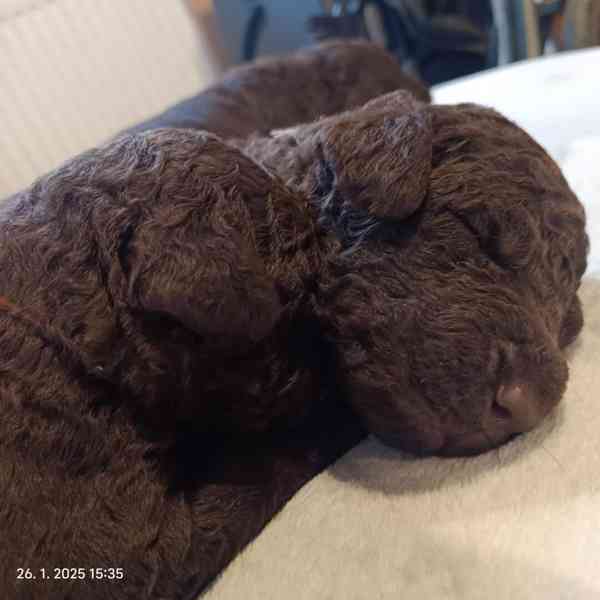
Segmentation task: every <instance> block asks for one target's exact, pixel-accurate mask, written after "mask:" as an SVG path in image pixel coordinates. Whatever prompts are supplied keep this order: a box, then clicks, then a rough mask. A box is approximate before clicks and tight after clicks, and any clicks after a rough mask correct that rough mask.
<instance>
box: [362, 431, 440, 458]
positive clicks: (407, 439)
mask: <svg viewBox="0 0 600 600" xmlns="http://www.w3.org/2000/svg"><path fill="white" fill-rule="evenodd" d="M373 435H374V436H375V437H376V438H377V439H378V440H379V441H380V442H381V443H382V444H385V445H386V446H389V447H391V448H395V449H396V450H402V451H403V452H408V453H410V454H415V455H417V456H430V455H433V454H438V453H439V452H440V451H441V450H442V448H443V447H444V444H445V436H444V434H443V433H442V432H441V431H438V430H434V429H430V430H421V431H417V430H410V431H402V432H400V431H378V432H373Z"/></svg>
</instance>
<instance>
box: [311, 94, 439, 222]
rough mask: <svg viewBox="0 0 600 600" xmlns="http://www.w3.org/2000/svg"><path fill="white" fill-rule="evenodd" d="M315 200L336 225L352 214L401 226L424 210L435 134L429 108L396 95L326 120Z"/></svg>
mask: <svg viewBox="0 0 600 600" xmlns="http://www.w3.org/2000/svg"><path fill="white" fill-rule="evenodd" d="M317 145H318V146H317V147H318V148H319V152H320V157H319V160H318V162H317V163H316V165H315V168H314V172H313V174H312V177H313V181H312V194H313V197H316V198H317V200H318V201H319V202H320V203H321V209H322V212H323V213H324V214H325V215H327V217H328V219H329V220H330V221H333V224H334V225H339V220H340V218H341V219H346V220H347V219H348V211H350V212H353V213H354V215H355V216H356V215H358V216H361V217H363V218H367V219H369V218H370V219H371V220H373V219H378V220H395V221H398V220H402V219H405V218H406V217H408V216H410V215H412V214H414V213H415V211H417V210H418V208H419V207H420V206H421V204H422V202H423V200H424V198H425V195H426V193H427V189H428V186H429V178H430V173H431V156H432V129H431V122H430V117H429V112H428V110H427V107H426V105H423V104H421V103H419V102H418V101H416V100H415V99H414V98H413V97H412V96H411V95H410V93H408V92H406V91H396V92H392V93H390V94H386V95H384V96H380V97H378V98H376V99H375V100H372V101H371V102H369V103H367V104H366V105H364V106H363V107H362V108H360V109H357V110H354V111H350V112H347V113H344V114H342V115H339V116H337V117H332V118H330V119H324V120H323V122H322V127H321V128H320V131H319V134H318V142H317Z"/></svg>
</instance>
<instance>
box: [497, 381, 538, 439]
mask: <svg viewBox="0 0 600 600" xmlns="http://www.w3.org/2000/svg"><path fill="white" fill-rule="evenodd" d="M494 411H495V413H496V415H497V416H498V417H500V418H502V419H503V420H506V421H508V426H509V427H510V429H511V432H512V433H523V432H525V431H530V430H531V429H533V428H534V427H535V426H536V425H538V423H539V422H540V421H541V420H542V419H543V418H544V417H545V415H546V412H547V411H546V410H545V409H544V406H543V403H542V402H541V401H540V398H538V397H537V394H536V393H535V391H534V390H532V389H531V386H528V385H526V384H523V383H508V384H503V385H501V386H500V387H499V388H498V392H497V394H496V403H495V405H494Z"/></svg>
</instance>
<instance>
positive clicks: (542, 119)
mask: <svg viewBox="0 0 600 600" xmlns="http://www.w3.org/2000/svg"><path fill="white" fill-rule="evenodd" d="M599 72H600V50H595V51H587V52H580V53H575V54H573V55H570V56H561V57H559V58H555V59H544V60H542V61H540V62H538V63H536V64H535V65H533V64H525V65H518V66H516V67H510V68H507V69H502V70H501V71H498V72H495V73H490V74H484V75H480V76H478V77H476V78H469V79H467V80H464V81H462V82H458V83H455V84H451V85H447V86H443V87H441V88H440V89H438V90H437V93H436V100H437V101H439V102H458V101H475V102H480V103H483V104H487V105H493V106H496V107H497V108H498V109H499V110H501V111H502V112H504V113H506V114H507V115H508V116H510V117H512V118H514V119H515V120H517V122H519V123H520V124H521V125H522V126H523V127H525V128H526V129H528V130H529V131H530V132H531V133H532V134H533V135H534V136H535V137H536V138H537V139H538V140H539V141H540V142H541V143H542V144H544V145H545V146H546V147H547V148H548V150H549V151H550V152H551V153H552V154H553V155H554V156H555V157H556V158H557V160H559V162H560V163H561V164H562V166H563V168H564V170H565V173H566V175H567V177H568V178H569V181H570V182H571V184H572V186H573V187H574V189H575V191H576V192H577V193H578V194H579V195H580V197H581V199H582V201H583V202H584V203H585V205H586V208H587V212H588V218H589V220H590V225H589V232H590V234H591V238H592V254H591V256H590V267H589V269H588V273H587V278H586V279H585V281H584V284H583V286H582V290H581V297H582V300H583V306H584V313H585V317H586V325H585V328H584V331H583V333H582V335H581V337H580V338H579V340H578V341H577V342H576V343H575V344H574V345H573V347H572V348H571V349H570V371H571V379H570V383H569V387H568V390H567V393H566V395H565V398H564V402H563V403H562V405H561V407H560V409H559V410H558V411H557V412H556V413H555V414H554V415H553V417H552V418H550V419H548V420H547V421H546V422H545V423H544V425H543V426H542V427H540V428H539V429H537V430H536V431H533V432H532V433H530V434H528V435H526V436H522V437H520V438H518V439H517V440H515V441H514V442H512V443H511V444H509V445H507V446H504V447H502V448H500V449H499V450H496V451H493V452H491V453H488V454H486V455H483V456H480V457H477V458H466V459H451V460H450V459H436V458H431V459H427V460H423V459H413V458H411V457H408V456H406V455H403V454H401V453H398V452H395V451H393V450H390V449H387V448H385V447H383V446H382V445H380V444H378V443H377V442H376V441H374V440H367V441H366V442H364V443H363V444H361V445H360V446H358V447H357V448H355V449H354V450H353V451H351V452H350V453H348V454H347V455H346V456H345V457H344V458H342V459H341V460H340V461H339V462H338V463H337V464H335V465H334V466H333V467H331V468H330V469H329V470H328V471H326V472H325V473H323V474H322V475H320V476H319V477H317V478H316V479H314V480H313V481H311V482H310V483H309V484H308V485H307V486H305V487H304V488H303V489H302V490H301V491H300V492H299V493H298V494H297V495H296V496H295V497H294V498H293V499H292V501H291V502H290V503H289V504H288V505H287V506H286V507H285V509H284V510H283V511H282V512H281V513H280V514H279V515H278V516H277V517H276V518H275V519H274V521H273V522H272V523H271V524H270V525H269V526H268V527H267V528H266V530H265V531H264V532H263V533H262V534H261V535H260V536H259V537H258V539H257V540H256V541H255V542H254V543H253V544H251V545H250V547H249V548H248V549H247V550H246V551H245V552H244V553H243V554H242V555H241V556H240V557H238V559H237V560H236V561H234V563H233V564H232V565H231V566H230V567H229V568H228V569H227V570H226V571H225V573H224V575H223V576H222V577H221V578H220V579H219V580H218V581H217V582H216V584H215V585H214V586H213V587H212V588H211V590H210V591H209V592H208V593H207V594H206V598H209V599H210V600H213V599H214V600H229V599H231V600H239V599H240V598H243V599H244V600H271V599H272V600H283V599H286V600H301V599H302V600H304V599H306V600H308V599H310V600H314V599H319V600H320V599H331V600H338V599H339V600H354V599H357V600H358V599H378V600H379V599H386V600H387V599H390V600H392V599H393V600H397V599H400V598H401V599H402V600H413V599H414V600H429V599H431V600H438V599H443V600H446V599H449V600H479V599H481V600H504V599H507V600H508V599H510V600H521V599H522V600H532V599H533V600H536V599H538V598H539V599H541V600H592V599H594V598H600V478H599V477H598V474H600V437H599V434H598V432H600V404H599V403H598V400H599V389H600V373H599V371H600V255H599V253H598V252H596V251H595V248H594V243H595V242H598V245H600V111H597V110H596V106H597V101H598V94H597V93H596V90H594V87H595V86H597V83H596V82H597V81H598V78H597V77H595V76H594V77H592V75H591V74H592V73H596V74H597V73H599ZM592 79H593V81H592ZM586 80H587V81H586Z"/></svg>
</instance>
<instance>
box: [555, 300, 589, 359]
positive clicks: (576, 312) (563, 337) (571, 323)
mask: <svg viewBox="0 0 600 600" xmlns="http://www.w3.org/2000/svg"><path fill="white" fill-rule="evenodd" d="M582 328H583V310H582V308H581V301H580V300H579V296H577V294H575V296H574V297H573V301H572V302H571V305H570V306H569V309H568V310H567V313H566V315H565V317H564V319H563V322H562V324H561V328H560V335H559V340H558V345H559V347H560V348H565V347H567V346H568V345H569V344H572V343H573V342H574V341H575V339H576V338H577V336H578V335H579V332H580V331H581V330H582Z"/></svg>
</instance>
